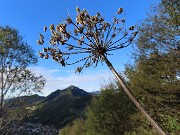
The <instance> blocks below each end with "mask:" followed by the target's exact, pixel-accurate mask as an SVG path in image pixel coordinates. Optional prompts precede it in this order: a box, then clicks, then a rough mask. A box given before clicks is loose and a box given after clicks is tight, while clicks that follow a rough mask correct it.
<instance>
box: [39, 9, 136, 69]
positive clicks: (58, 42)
mask: <svg viewBox="0 0 180 135" xmlns="http://www.w3.org/2000/svg"><path fill="white" fill-rule="evenodd" d="M76 11H77V15H76V19H75V20H76V21H73V19H72V18H71V17H70V16H69V14H68V17H67V18H66V19H63V20H62V21H61V22H60V23H59V24H57V25H56V26H55V25H54V24H51V25H50V27H49V31H50V33H51V36H50V39H49V41H48V42H49V44H50V45H51V46H50V47H47V48H44V49H43V51H44V53H45V54H46V55H45V54H43V53H40V54H39V55H40V57H42V58H45V59H48V58H49V57H50V56H51V58H52V59H53V60H54V61H56V62H58V63H60V64H61V65H62V66H65V65H73V64H76V63H79V62H84V64H83V66H81V67H78V68H77V70H76V72H79V73H80V72H81V71H82V69H83V68H85V67H89V66H95V67H96V66H97V65H98V63H99V62H101V63H102V62H104V60H103V58H104V56H107V55H110V54H109V52H110V51H113V50H117V49H121V48H125V47H127V46H128V45H129V44H130V43H131V42H132V40H133V39H134V38H135V36H136V35H137V32H135V31H134V29H135V28H134V26H131V27H130V28H129V29H128V30H127V29H126V28H125V27H124V23H125V20H124V19H122V18H119V17H113V21H112V22H111V23H109V22H106V21H105V20H104V18H103V17H102V16H101V14H100V13H98V12H97V13H96V14H95V15H90V14H89V13H88V11H87V10H85V9H83V10H80V9H79V7H78V6H77V7H76ZM122 12H123V8H119V9H118V12H117V14H121V13H122ZM46 30H47V27H44V31H45V32H46ZM44 40H45V41H46V40H47V38H44V36H43V35H42V34H40V39H39V40H37V42H38V44H40V45H43V44H44ZM114 40H115V41H114ZM72 43H73V44H72ZM61 51H62V52H61ZM75 54H87V56H86V57H84V58H83V59H80V60H77V61H75V62H70V63H68V62H69V61H70V60H68V59H67V58H69V56H75ZM73 59H74V58H73ZM73 59H71V60H73Z"/></svg>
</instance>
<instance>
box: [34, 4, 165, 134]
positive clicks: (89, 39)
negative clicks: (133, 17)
mask: <svg viewBox="0 0 180 135" xmlns="http://www.w3.org/2000/svg"><path fill="white" fill-rule="evenodd" d="M76 11H77V16H76V21H73V20H72V18H71V17H70V15H69V16H68V18H67V19H64V20H62V22H61V23H60V24H58V25H56V27H55V26H54V24H52V25H50V27H49V29H50V32H51V35H52V36H51V37H50V39H49V40H48V42H49V44H50V46H48V47H44V49H43V52H39V55H40V57H41V58H45V59H48V58H49V57H50V56H51V57H52V59H53V60H54V61H56V62H57V63H59V64H60V65H62V66H67V65H72V64H76V63H79V62H84V64H83V65H82V66H80V67H77V70H76V72H79V73H80V72H81V71H82V69H83V68H87V67H90V66H93V65H94V66H95V67H96V66H97V65H98V63H99V62H101V63H103V62H105V63H106V65H107V66H108V67H109V69H110V70H111V71H112V73H113V74H114V75H115V77H116V78H117V80H118V81H119V83H120V85H121V86H122V88H123V90H124V92H125V93H126V94H127V95H128V96H129V98H130V99H131V100H132V102H133V103H134V104H135V105H136V107H137V108H138V109H139V110H140V111H141V112H142V113H143V114H144V116H145V117H146V118H147V119H148V120H149V122H151V124H152V125H153V126H154V128H156V129H157V131H158V132H159V133H160V134H162V135H165V133H164V132H163V131H162V129H161V128H160V127H159V126H158V125H157V123H156V122H155V121H154V120H153V119H152V118H151V116H150V115H149V114H148V113H147V112H146V110H144V108H143V106H142V105H141V104H140V103H139V102H138V100H137V99H136V98H135V97H134V96H133V95H132V93H131V91H130V89H129V88H128V87H127V85H126V84H125V82H124V80H123V79H122V77H121V76H120V75H119V74H118V73H117V71H116V70H115V69H114V67H113V65H112V64H111V62H110V61H109V60H108V58H107V57H108V55H110V52H111V51H114V50H119V49H122V48H125V47H127V46H129V45H130V44H131V43H132V41H133V40H134V38H135V37H136V35H137V33H138V32H137V31H136V30H135V29H134V26H131V27H129V29H126V28H125V27H124V23H125V20H124V19H118V18H117V17H114V18H113V22H112V23H111V24H110V23H109V22H106V21H105V19H104V18H103V17H102V16H101V14H100V13H97V14H95V15H92V16H91V15H90V14H89V13H88V11H87V10H85V9H84V10H82V11H81V10H80V9H79V8H78V7H77V8H76ZM122 13H123V8H119V9H118V11H117V14H118V15H120V14H122ZM44 31H45V32H46V31H47V27H44ZM73 40H74V44H72V41H73ZM37 42H38V44H39V45H43V44H44V43H45V38H44V36H43V35H42V34H40V39H38V40H37ZM77 54H79V55H80V54H87V56H86V57H84V58H82V59H80V60H77V61H75V62H71V63H69V61H70V57H69V56H72V55H77Z"/></svg>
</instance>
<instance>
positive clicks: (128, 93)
mask: <svg viewBox="0 0 180 135" xmlns="http://www.w3.org/2000/svg"><path fill="white" fill-rule="evenodd" d="M102 57H103V59H104V61H105V62H106V64H107V66H108V67H109V69H110V70H111V71H112V73H113V74H114V76H115V77H116V78H117V80H118V82H119V83H120V85H121V87H122V88H123V90H124V92H125V93H126V94H127V95H128V97H129V98H130V99H131V100H132V102H133V103H134V104H135V106H136V107H137V108H138V109H139V110H140V111H141V113H142V114H143V115H144V116H145V117H146V119H147V120H148V121H149V122H150V123H151V124H152V126H153V127H154V128H155V129H156V130H157V132H158V133H159V134H160V135H166V134H165V132H164V131H163V130H162V129H161V127H160V126H158V124H157V123H156V122H155V121H154V119H153V118H152V117H151V116H150V115H149V114H148V113H147V112H146V110H145V109H144V108H143V106H142V105H141V104H140V103H139V102H138V100H137V99H136V98H135V97H134V96H133V95H132V93H131V91H130V89H129V88H128V86H127V85H126V83H125V82H124V81H123V79H122V77H121V76H120V75H119V74H118V73H117V71H116V70H115V69H114V67H113V65H112V64H111V62H110V61H109V60H108V59H107V57H106V56H105V55H102Z"/></svg>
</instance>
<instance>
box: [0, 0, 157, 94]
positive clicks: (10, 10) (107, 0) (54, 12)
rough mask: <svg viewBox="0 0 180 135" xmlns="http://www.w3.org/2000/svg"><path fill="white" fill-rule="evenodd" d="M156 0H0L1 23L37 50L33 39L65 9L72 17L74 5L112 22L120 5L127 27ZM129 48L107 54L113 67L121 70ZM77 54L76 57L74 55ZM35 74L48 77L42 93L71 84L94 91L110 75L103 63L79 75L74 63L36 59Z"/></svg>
mask: <svg viewBox="0 0 180 135" xmlns="http://www.w3.org/2000/svg"><path fill="white" fill-rule="evenodd" d="M158 1H159V0H104V1H103V0H66V1H65V0H0V25H1V26H5V25H8V26H11V27H13V28H15V29H17V30H18V31H19V33H20V35H21V36H23V37H24V41H25V42H27V43H28V44H29V45H31V46H32V47H33V49H34V50H35V51H36V53H38V51H39V50H41V49H42V47H40V46H38V45H37V43H36V40H37V39H38V38H39V33H41V32H42V31H43V27H44V26H45V25H46V26H49V25H50V24H52V23H54V24H58V22H59V21H60V20H61V19H60V18H61V17H64V18H65V17H67V10H68V12H69V13H70V15H71V16H72V17H75V15H76V12H75V8H76V6H77V5H78V6H79V7H80V8H85V9H87V10H88V11H89V13H90V14H92V15H93V14H95V13H97V12H100V13H101V14H102V15H103V16H104V17H105V19H106V20H108V21H111V19H112V16H113V15H115V13H116V11H117V9H118V8H119V7H123V8H124V10H125V12H126V15H125V19H126V26H127V27H129V26H132V25H134V24H137V23H138V21H140V20H141V19H143V18H145V15H146V14H147V12H148V10H149V8H150V5H151V4H154V3H157V2H158ZM131 51H132V48H131V47H128V48H126V49H122V50H118V51H115V52H114V53H113V54H114V55H112V56H110V57H109V60H110V61H111V62H112V64H113V65H114V67H115V68H116V69H117V70H118V71H119V72H120V71H123V69H124V64H126V63H129V62H131V58H130V55H131V53H130V52H131ZM77 57H78V56H77ZM30 68H31V69H33V70H34V72H36V73H37V74H42V75H44V77H45V78H46V79H47V83H46V86H45V88H44V90H43V92H44V95H47V94H49V93H51V92H52V91H53V90H56V89H63V88H66V87H68V86H69V85H71V84H73V85H76V86H78V87H80V88H83V89H84V90H86V91H96V90H99V89H100V87H101V86H102V85H103V84H105V83H108V81H109V80H110V79H111V78H113V75H112V74H111V72H110V71H109V69H108V67H107V66H106V65H105V64H104V65H103V66H102V65H99V66H98V67H97V68H93V67H92V68H88V69H86V70H84V71H83V73H82V74H80V75H79V74H75V73H74V69H75V66H70V67H66V68H63V67H60V66H59V65H58V64H56V63H54V62H53V61H51V60H44V59H39V63H38V64H37V65H36V67H30Z"/></svg>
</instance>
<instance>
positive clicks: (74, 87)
mask: <svg viewBox="0 0 180 135" xmlns="http://www.w3.org/2000/svg"><path fill="white" fill-rule="evenodd" d="M66 89H79V88H78V87H76V86H74V85H70V86H69V87H67V88H66Z"/></svg>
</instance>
